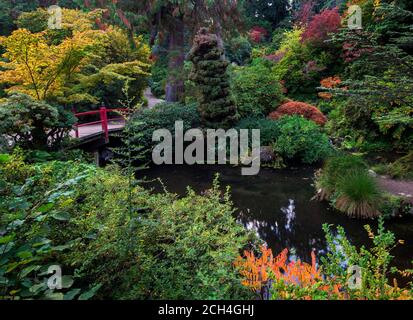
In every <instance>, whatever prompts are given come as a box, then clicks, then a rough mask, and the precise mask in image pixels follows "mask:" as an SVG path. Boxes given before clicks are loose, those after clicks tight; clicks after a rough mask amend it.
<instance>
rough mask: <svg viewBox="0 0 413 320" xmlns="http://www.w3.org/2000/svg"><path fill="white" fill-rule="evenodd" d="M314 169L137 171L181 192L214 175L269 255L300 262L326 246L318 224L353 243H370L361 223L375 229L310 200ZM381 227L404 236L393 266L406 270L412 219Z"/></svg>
mask: <svg viewBox="0 0 413 320" xmlns="http://www.w3.org/2000/svg"><path fill="white" fill-rule="evenodd" d="M314 171H315V169H314V168H311V167H306V168H299V169H288V170H271V169H262V170H261V172H260V174H259V175H257V176H250V177H247V176H242V175H241V169H240V168H233V167H230V166H187V165H182V166H179V165H173V166H153V167H152V168H150V169H148V170H145V171H142V172H139V175H140V176H146V177H147V178H148V179H156V178H158V177H159V178H161V180H162V181H163V183H164V184H165V186H166V189H167V190H168V191H170V192H172V193H176V194H178V195H185V193H186V189H187V186H190V187H192V188H193V189H194V190H195V191H197V192H202V191H204V190H206V189H209V188H211V185H212V181H213V179H214V176H215V174H216V173H219V174H220V182H221V186H222V187H225V186H230V187H231V195H232V200H233V202H234V204H235V206H236V207H237V208H238V210H237V213H236V214H237V216H236V218H237V220H238V221H239V222H240V223H242V224H243V225H244V226H245V227H246V228H247V229H249V230H251V231H253V232H255V233H256V234H257V235H258V236H259V237H260V238H261V239H262V240H264V241H266V242H267V243H268V245H269V246H270V247H271V248H272V249H273V251H274V254H275V253H279V252H280V251H281V250H283V249H284V248H288V249H289V250H290V252H291V253H292V254H293V255H294V256H295V257H296V258H300V259H301V260H303V261H306V262H310V261H311V256H310V255H311V252H312V251H313V250H314V251H315V252H316V253H317V255H320V254H323V253H325V252H326V250H327V245H326V240H325V235H324V232H323V230H322V225H323V224H325V223H327V224H332V225H336V226H337V225H341V226H343V227H344V228H345V230H346V233H347V235H348V237H349V239H350V240H351V242H352V243H353V244H355V245H358V246H360V245H363V244H364V245H366V246H369V245H370V240H369V238H368V236H367V234H366V232H365V230H364V227H363V226H364V225H365V224H370V225H372V227H376V225H377V224H376V223H375V222H374V221H360V220H353V219H349V218H347V216H345V215H344V214H342V213H339V212H337V211H335V210H334V209H331V208H330V207H329V205H328V204H327V203H320V202H318V201H312V200H311V198H312V197H313V196H314V192H315V191H314V187H313V186H312V183H313V176H314ZM151 187H153V188H154V189H155V191H157V192H161V191H162V190H163V188H162V187H161V185H160V183H159V182H155V183H152V184H151ZM386 227H387V228H388V229H390V230H391V231H393V232H394V233H395V234H396V238H397V239H402V240H405V245H403V246H399V247H398V248H396V249H395V250H394V251H393V255H394V256H395V257H396V258H395V265H397V266H398V267H399V268H401V269H407V268H411V266H412V264H411V261H412V260H413V219H403V220H398V221H394V222H388V223H386Z"/></svg>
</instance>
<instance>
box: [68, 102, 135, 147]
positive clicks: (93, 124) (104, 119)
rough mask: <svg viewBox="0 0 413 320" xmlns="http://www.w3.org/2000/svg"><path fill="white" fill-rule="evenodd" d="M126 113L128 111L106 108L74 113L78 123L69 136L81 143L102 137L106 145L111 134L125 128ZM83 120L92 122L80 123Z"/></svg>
mask: <svg viewBox="0 0 413 320" xmlns="http://www.w3.org/2000/svg"><path fill="white" fill-rule="evenodd" d="M127 112H128V109H122V108H118V109H108V108H106V107H101V108H100V109H99V110H92V111H86V112H80V113H76V112H74V114H75V117H76V118H77V119H78V120H79V122H78V123H77V124H75V127H74V129H73V131H72V132H71V136H72V137H73V138H77V139H79V140H80V141H81V142H84V141H91V140H98V139H101V138H102V137H103V139H104V141H105V143H108V142H109V134H110V133H111V132H118V131H121V130H122V129H123V128H124V127H125V116H124V115H125V114H127ZM85 118H89V119H93V120H92V121H90V120H86V121H82V119H85ZM96 119H98V120H96ZM87 121H89V122H87Z"/></svg>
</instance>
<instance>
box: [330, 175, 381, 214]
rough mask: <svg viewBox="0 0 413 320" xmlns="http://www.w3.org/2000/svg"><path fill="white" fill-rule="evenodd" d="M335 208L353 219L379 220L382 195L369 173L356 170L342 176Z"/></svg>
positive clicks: (338, 185)
mask: <svg viewBox="0 0 413 320" xmlns="http://www.w3.org/2000/svg"><path fill="white" fill-rule="evenodd" d="M336 193H337V198H336V200H335V206H336V208H337V209H338V210H340V211H342V212H345V213H346V214H347V215H348V216H350V217H352V218H362V219H366V218H377V217H379V216H380V215H381V213H380V211H379V210H378V205H379V203H380V200H381V194H380V191H379V189H378V186H377V183H376V181H375V180H374V178H373V177H372V176H370V175H369V173H368V172H367V171H362V170H356V171H353V172H351V173H350V174H348V175H346V176H342V177H341V178H340V179H339V181H338V184H337V191H336Z"/></svg>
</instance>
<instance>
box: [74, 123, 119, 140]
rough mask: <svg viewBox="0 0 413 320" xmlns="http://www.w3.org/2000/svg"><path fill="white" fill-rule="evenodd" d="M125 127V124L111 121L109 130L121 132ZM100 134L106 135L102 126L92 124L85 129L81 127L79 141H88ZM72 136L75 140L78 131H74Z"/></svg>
mask: <svg viewBox="0 0 413 320" xmlns="http://www.w3.org/2000/svg"><path fill="white" fill-rule="evenodd" d="M124 127H125V122H124V121H120V120H116V121H109V123H108V129H109V131H114V130H119V129H122V128H124ZM99 134H104V132H103V129H102V124H91V125H87V126H84V127H79V139H81V140H82V139H87V138H88V137H91V136H97V135H99ZM70 135H71V136H72V137H73V138H75V137H76V131H75V130H72V131H71V132H70Z"/></svg>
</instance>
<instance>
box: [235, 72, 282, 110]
mask: <svg viewBox="0 0 413 320" xmlns="http://www.w3.org/2000/svg"><path fill="white" fill-rule="evenodd" d="M231 90H232V95H233V97H234V100H235V103H236V105H237V108H238V112H239V113H240V115H241V117H249V116H262V115H264V116H266V115H267V114H268V113H270V112H271V111H273V110H274V109H275V108H276V107H278V106H279V105H280V104H281V102H282V101H283V99H284V96H283V92H282V88H281V85H280V83H279V81H278V78H277V77H276V76H275V75H274V73H272V72H271V70H270V69H268V68H267V67H265V66H263V65H262V64H257V65H253V66H248V67H239V68H234V71H233V75H232V79H231Z"/></svg>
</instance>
